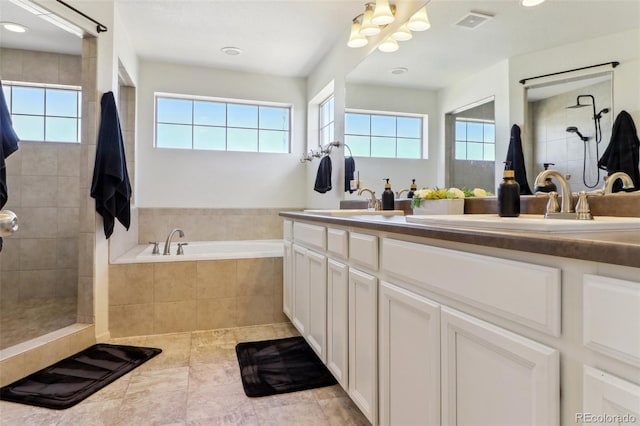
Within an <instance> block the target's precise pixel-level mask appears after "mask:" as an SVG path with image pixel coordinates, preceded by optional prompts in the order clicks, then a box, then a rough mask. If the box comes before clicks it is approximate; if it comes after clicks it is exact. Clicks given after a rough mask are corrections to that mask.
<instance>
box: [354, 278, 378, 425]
mask: <svg viewBox="0 0 640 426" xmlns="http://www.w3.org/2000/svg"><path fill="white" fill-rule="evenodd" d="M377 323H378V279H377V278H376V277H375V276H373V275H371V274H368V273H365V272H362V271H360V270H358V269H355V268H349V386H348V393H349V396H350V397H351V399H352V400H353V402H355V404H356V405H357V406H358V408H360V410H361V411H362V413H363V414H364V415H365V416H366V417H367V419H369V421H370V422H371V423H372V424H374V425H375V424H377V418H378V405H377V401H378V380H377V377H378V359H377V354H378V338H377V332H378V328H377Z"/></svg>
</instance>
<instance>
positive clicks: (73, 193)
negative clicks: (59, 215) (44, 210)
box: [57, 176, 80, 207]
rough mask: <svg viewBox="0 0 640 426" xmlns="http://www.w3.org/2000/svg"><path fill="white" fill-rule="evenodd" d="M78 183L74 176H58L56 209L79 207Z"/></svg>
mask: <svg viewBox="0 0 640 426" xmlns="http://www.w3.org/2000/svg"><path fill="white" fill-rule="evenodd" d="M79 184H80V182H79V181H78V178H77V177H74V176H71V177H69V176H58V199H57V205H58V207H78V206H79V205H80V185H79Z"/></svg>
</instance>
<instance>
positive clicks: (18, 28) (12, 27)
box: [0, 22, 27, 33]
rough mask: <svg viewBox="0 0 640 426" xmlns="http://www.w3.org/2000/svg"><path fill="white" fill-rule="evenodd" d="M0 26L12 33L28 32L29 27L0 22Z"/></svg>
mask: <svg viewBox="0 0 640 426" xmlns="http://www.w3.org/2000/svg"><path fill="white" fill-rule="evenodd" d="M0 26H1V27H3V28H4V29H5V30H7V31H11V32H13V33H26V32H27V27H25V26H24V25H20V24H16V23H15V22H0Z"/></svg>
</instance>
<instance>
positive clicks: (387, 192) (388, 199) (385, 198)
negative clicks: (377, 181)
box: [382, 178, 395, 210]
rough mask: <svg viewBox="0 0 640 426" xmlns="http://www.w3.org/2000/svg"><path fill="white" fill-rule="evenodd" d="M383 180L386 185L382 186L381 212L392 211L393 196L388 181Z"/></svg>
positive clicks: (393, 205)
mask: <svg viewBox="0 0 640 426" xmlns="http://www.w3.org/2000/svg"><path fill="white" fill-rule="evenodd" d="M383 180H386V181H387V183H385V184H384V192H383V193H382V210H393V209H394V208H395V196H394V195H393V191H392V190H391V184H390V183H389V179H388V178H387V179H383Z"/></svg>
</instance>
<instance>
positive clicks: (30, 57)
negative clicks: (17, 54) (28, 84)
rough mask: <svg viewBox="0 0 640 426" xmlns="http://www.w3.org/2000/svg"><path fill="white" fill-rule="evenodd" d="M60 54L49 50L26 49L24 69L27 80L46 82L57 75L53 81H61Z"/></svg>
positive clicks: (23, 61)
mask: <svg viewBox="0 0 640 426" xmlns="http://www.w3.org/2000/svg"><path fill="white" fill-rule="evenodd" d="M58 63H59V60H58V54H56V53H49V52H35V51H28V50H27V51H24V54H23V56H22V66H23V68H22V71H23V72H24V75H25V77H26V78H27V79H28V80H27V81H36V82H46V81H50V80H51V79H52V76H55V78H54V81H53V83H58V82H59V74H58V71H59V67H58Z"/></svg>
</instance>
